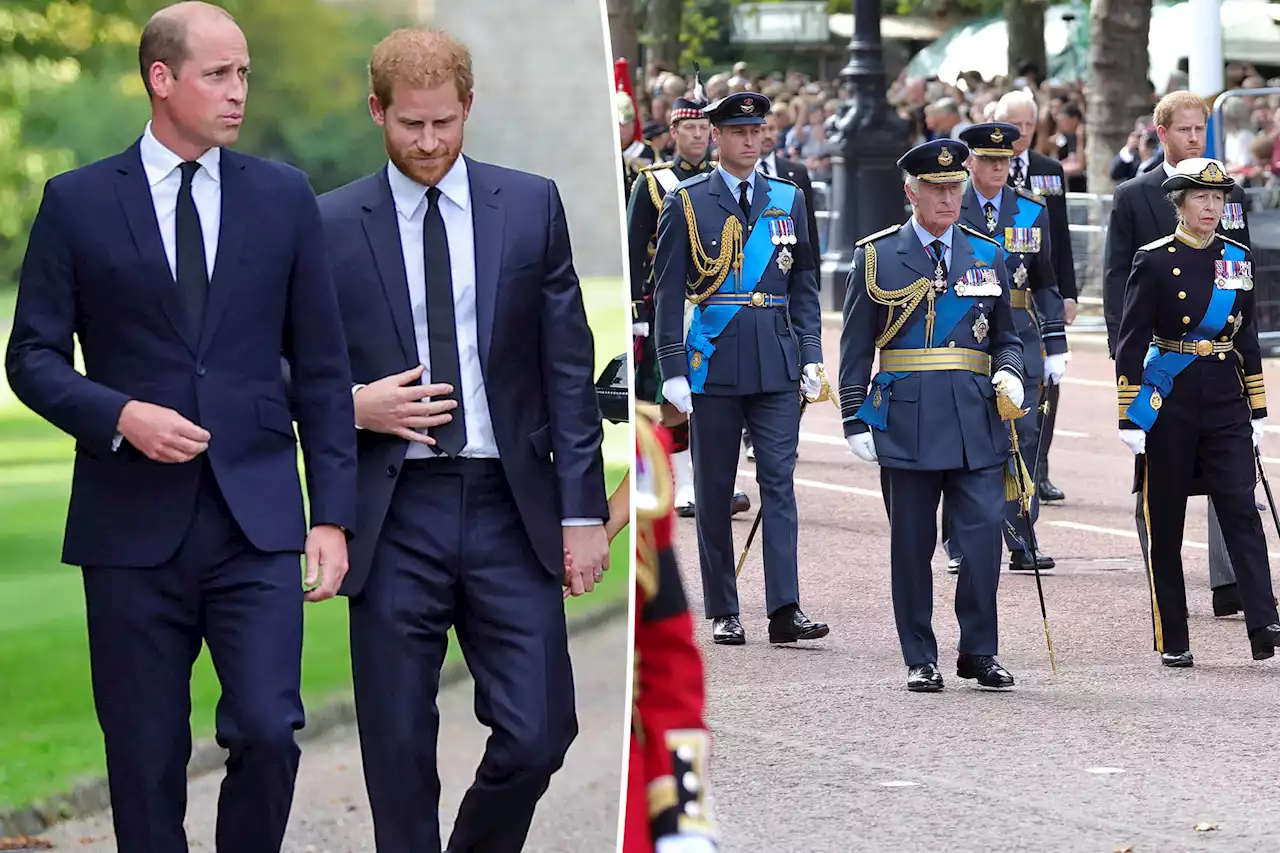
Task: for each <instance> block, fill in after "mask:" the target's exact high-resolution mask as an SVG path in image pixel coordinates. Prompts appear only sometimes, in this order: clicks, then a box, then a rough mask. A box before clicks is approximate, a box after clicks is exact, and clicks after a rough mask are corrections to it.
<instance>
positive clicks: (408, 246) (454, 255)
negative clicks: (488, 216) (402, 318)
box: [356, 157, 601, 527]
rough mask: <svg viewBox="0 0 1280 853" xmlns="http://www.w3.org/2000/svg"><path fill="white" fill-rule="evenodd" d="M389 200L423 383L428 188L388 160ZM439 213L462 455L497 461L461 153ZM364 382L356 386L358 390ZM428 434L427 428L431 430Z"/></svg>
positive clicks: (443, 183)
mask: <svg viewBox="0 0 1280 853" xmlns="http://www.w3.org/2000/svg"><path fill="white" fill-rule="evenodd" d="M387 179H388V182H389V183H390V184H391V198H392V200H393V201H394V202H395V206H396V214H397V215H396V222H397V223H398V224H399V226H400V251H401V253H402V254H403V256H404V272H405V278H406V280H407V281H408V283H409V309H410V311H411V312H412V314H413V336H414V339H415V341H416V342H417V346H418V360H419V361H420V362H421V363H422V366H423V368H424V370H423V372H422V382H423V384H427V383H429V382H430V381H431V344H430V338H428V336H427V322H428V318H427V272H426V255H425V248H424V246H423V219H424V218H425V217H426V214H427V188H426V187H425V186H423V185H422V184H420V183H418V182H417V181H415V180H413V179H412V178H410V177H409V176H408V175H406V174H404V173H403V172H401V171H400V170H399V169H398V168H396V165H395V164H394V163H388V164H387ZM437 186H438V187H439V188H440V202H439V204H440V216H441V218H442V219H444V230H445V235H446V236H447V237H448V239H449V275H450V278H451V280H452V285H453V319H454V324H455V326H456V334H457V341H458V365H459V367H460V368H461V371H462V388H461V392H462V411H463V417H464V418H465V419H466V424H467V443H466V444H465V445H464V446H463V448H462V452H461V453H460V454H459V455H460V456H463V457H466V458H468V459H497V458H498V439H497V436H496V435H495V434H494V432H493V416H492V414H490V412H489V398H488V394H487V392H486V391H485V387H484V375H483V374H482V372H481V370H480V332H479V328H478V327H477V325H476V317H477V314H476V237H475V222H474V220H473V219H472V213H471V181H470V180H469V179H468V177H467V161H466V160H465V159H464V158H462V157H459V158H458V159H457V160H456V161H454V164H453V167H452V168H450V169H449V171H448V173H446V174H445V176H444V177H443V178H441V179H440V182H439V184H437ZM360 387H362V386H356V390H359V388H360ZM428 434H430V433H429V431H428ZM436 455H437V454H436V451H435V449H434V448H432V447H431V446H430V445H426V444H420V443H418V442H411V443H410V444H409V449H408V451H407V452H406V453H405V458H406V459H430V458H432V457H434V456H436ZM561 523H562V524H563V525H564V526H566V527H579V526H590V525H597V524H600V523H601V519H598V518H566V519H564V520H563V521H562V522H561Z"/></svg>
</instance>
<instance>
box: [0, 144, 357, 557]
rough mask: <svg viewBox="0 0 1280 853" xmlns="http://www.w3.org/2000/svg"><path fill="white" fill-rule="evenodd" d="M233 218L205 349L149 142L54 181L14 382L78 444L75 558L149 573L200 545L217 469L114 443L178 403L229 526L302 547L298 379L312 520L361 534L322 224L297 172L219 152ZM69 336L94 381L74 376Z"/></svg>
mask: <svg viewBox="0 0 1280 853" xmlns="http://www.w3.org/2000/svg"><path fill="white" fill-rule="evenodd" d="M220 171H221V186H222V217H221V229H220V232H219V238H218V249H217V256H216V266H215V267H214V273H213V277H212V280H211V281H210V285H209V296H208V304H207V307H206V309H205V314H204V327H203V333H202V334H201V336H200V339H199V340H191V339H190V338H189V335H187V334H185V333H183V332H181V331H179V330H180V329H182V328H183V323H182V317H183V308H182V305H183V303H182V296H181V294H180V293H179V292H178V290H177V286H176V285H175V283H174V279H173V274H172V272H171V271H170V268H169V264H168V261H167V260H166V257H165V251H164V243H163V242H162V239H161V236H160V230H159V226H158V225H157V223H156V216H155V208H154V206H153V203H152V199H151V191H150V187H149V185H148V182H147V177H146V173H145V172H144V171H143V167H142V159H141V155H140V154H139V146H138V143H134V144H133V145H132V146H130V147H129V148H128V149H127V150H126V151H124V152H123V153H121V154H118V155H116V156H114V157H110V158H107V159H105V160H101V161H99V162H97V163H93V164H91V165H88V166H85V167H83V168H80V169H76V170H74V171H71V172H67V173H65V174H62V175H59V176H57V177H55V178H53V179H52V180H50V181H49V182H48V184H47V185H46V186H45V192H44V200H43V201H42V202H41V205H40V211H39V213H38V214H37V215H36V220H35V223H34V224H33V225H32V229H31V238H30V242H29V245H28V248H27V254H26V258H25V261H24V263H23V266H22V275H21V280H20V284H19V290H18V304H17V313H16V314H15V316H14V325H13V333H12V335H11V337H10V339H9V347H8V352H7V357H6V361H5V364H6V367H7V370H8V376H9V384H10V385H11V386H12V388H13V391H14V393H15V394H16V395H17V396H18V399H20V400H21V401H22V402H23V403H25V404H26V405H27V406H29V407H30V408H31V409H32V410H33V411H35V412H36V413H37V414H39V415H40V416H41V417H44V418H45V419H47V420H48V421H50V422H51V423H53V424H54V425H55V426H57V427H58V428H59V429H61V430H63V431H64V432H67V433H69V434H70V435H71V436H72V437H74V438H75V439H76V453H75V474H74V478H73V481H72V489H71V504H70V508H69V510H68V513H67V526H66V537H65V541H64V545H63V554H62V558H63V560H64V561H65V562H67V563H70V564H72V565H81V566H83V565H112V566H130V567H145V566H153V565H158V564H160V563H162V562H164V561H165V560H166V559H168V558H169V557H171V556H172V555H173V554H174V553H175V551H176V550H177V548H178V546H179V544H180V543H181V541H182V538H183V535H184V534H185V533H186V530H187V527H188V524H189V522H190V519H191V513H192V508H193V506H194V503H195V498H196V490H197V486H198V483H199V478H200V475H201V471H202V470H203V468H204V465H203V463H202V461H201V459H200V458H199V457H197V458H196V459H195V460H193V461H191V462H187V463H183V464H165V463H159V462H153V461H151V460H149V459H147V458H146V457H145V456H144V455H143V454H142V453H141V452H140V451H138V450H137V449H135V448H134V447H132V446H131V445H130V444H129V443H128V442H127V441H125V442H123V443H121V445H120V447H119V449H117V450H114V451H113V449H112V442H113V439H114V438H115V434H116V425H117V422H118V420H119V417H120V411H121V409H123V408H124V405H125V403H126V402H127V401H129V400H130V399H137V400H141V401H145V402H149V403H155V404H157V405H161V406H166V407H168V408H171V409H175V410H177V411H178V412H180V413H181V414H182V415H183V416H184V417H186V418H188V419H189V420H191V421H192V422H194V423H196V424H199V425H200V426H202V427H204V428H205V429H206V430H208V431H209V433H210V436H211V437H210V440H209V449H208V451H207V454H208V462H209V465H210V466H211V467H212V471H213V474H214V476H215V478H216V480H217V482H218V485H219V487H220V489H221V491H222V494H223V496H224V497H225V499H226V502H227V504H228V505H229V507H230V509H231V513H232V515H233V516H234V517H235V519H236V521H237V522H238V523H239V525H240V528H241V530H242V531H243V532H244V534H245V536H246V537H247V538H248V539H249V541H250V543H252V545H253V546H254V547H256V548H258V549H259V550H262V551H301V550H302V548H303V544H304V539H305V535H306V521H305V519H304V514H303V505H302V489H301V486H300V483H299V477H298V464H297V446H296V439H295V437H294V429H293V417H292V415H291V412H290V408H289V403H288V402H287V398H286V389H285V382H284V380H283V378H282V377H281V373H280V359H281V357H282V356H283V357H284V358H285V359H286V360H287V361H288V362H289V364H290V369H291V372H292V375H293V382H294V395H295V405H296V409H295V410H294V413H296V417H297V422H298V433H299V435H300V436H301V439H302V448H303V453H304V461H305V465H306V471H307V486H308V490H307V491H308V497H309V501H310V505H311V506H310V509H311V513H310V523H311V524H312V525H316V524H338V525H341V526H343V527H345V528H347V529H348V530H354V529H355V463H356V460H355V437H354V435H353V430H352V406H351V376H350V370H349V367H348V364H347V360H346V351H345V345H344V343H343V340H342V324H341V321H340V319H339V317H338V304H337V299H336V297H335V294H334V289H333V284H332V281H331V279H330V277H329V269H328V266H327V264H326V262H325V256H324V248H323V244H322V242H321V233H320V218H319V213H318V211H317V208H316V203H315V196H314V194H313V193H312V191H311V187H310V185H309V184H308V183H307V178H306V176H305V175H303V174H302V173H301V172H299V171H298V170H296V169H294V168H292V167H289V166H286V165H283V164H280V163H275V162H271V161H268V160H261V159H258V158H256V157H250V156H248V155H245V154H239V153H236V152H234V151H229V150H225V149H224V150H223V152H222V155H221V166H220ZM73 338H78V339H79V342H80V345H81V348H82V350H83V354H84V363H85V369H86V372H85V374H81V373H79V372H77V371H76V370H75V368H74V366H73V364H74V346H73Z"/></svg>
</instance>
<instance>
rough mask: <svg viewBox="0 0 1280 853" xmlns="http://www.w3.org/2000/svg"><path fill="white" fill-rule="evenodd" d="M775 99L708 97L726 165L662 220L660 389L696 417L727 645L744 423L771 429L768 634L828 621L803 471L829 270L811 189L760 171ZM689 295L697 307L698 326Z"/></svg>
mask: <svg viewBox="0 0 1280 853" xmlns="http://www.w3.org/2000/svg"><path fill="white" fill-rule="evenodd" d="M768 110H769V99H768V98H766V97H764V96H763V95H759V94H756V93H755V92H739V93H735V94H732V95H729V96H728V97H725V98H722V99H720V100H719V101H716V102H714V103H712V104H709V105H708V106H707V107H706V109H705V111H706V114H707V117H708V118H710V119H711V124H712V127H714V128H715V130H714V137H715V142H716V144H717V146H718V148H719V153H720V165H719V166H718V167H717V168H716V170H715V171H714V172H711V173H709V174H705V175H698V176H697V177H694V178H690V179H689V180H687V181H685V182H683V183H682V184H680V186H679V187H678V188H677V189H676V191H675V192H672V193H668V194H667V197H666V199H665V200H664V202H663V206H662V214H661V216H660V217H659V219H658V253H657V256H656V260H655V273H654V275H655V277H656V281H657V284H656V286H655V290H654V295H655V297H656V311H655V315H656V318H657V323H656V325H657V329H656V343H657V352H658V363H659V366H660V367H661V369H662V376H663V383H662V396H663V398H664V399H666V400H668V401H669V402H671V403H672V404H673V405H675V406H676V408H678V409H679V410H680V411H682V412H685V413H686V414H689V417H690V443H691V448H692V450H693V467H694V478H693V482H694V489H695V490H696V492H697V497H696V502H697V505H698V506H699V507H700V508H701V509H700V510H699V512H698V515H697V525H698V556H699V559H700V563H701V568H702V590H703V601H704V608H705V614H706V617H707V618H708V619H710V620H712V627H711V634H712V639H713V640H714V642H716V643H719V644H722V645H741V644H743V643H745V642H746V632H745V631H744V630H743V627H742V622H741V620H740V619H739V613H738V591H737V582H736V576H735V574H734V565H735V561H734V556H735V555H734V550H733V531H732V529H731V521H730V512H729V497H730V495H731V494H732V492H733V483H734V477H735V475H736V473H737V469H738V455H739V452H740V451H739V444H738V442H739V440H740V437H741V435H742V427H743V424H744V423H745V424H746V425H747V426H749V427H750V428H751V432H752V434H753V435H755V436H756V438H757V439H759V444H758V446H757V447H756V480H757V482H758V483H759V484H760V505H761V511H762V513H763V521H762V523H763V526H764V529H763V533H764V545H763V547H764V574H765V609H766V612H767V613H768V616H769V642H771V643H794V642H796V641H797V640H811V639H818V638H820V637H825V636H826V635H827V633H828V631H829V629H828V627H827V626H826V625H825V624H823V623H821V622H814V621H813V620H811V619H810V618H809V617H808V616H806V615H805V614H804V612H803V611H802V610H801V609H800V579H799V571H798V568H797V552H798V546H799V541H798V535H799V521H798V518H797V515H796V495H795V480H794V478H795V453H796V444H797V443H798V442H799V440H800V412H801V406H800V394H801V390H802V389H803V391H804V394H805V396H806V397H808V398H809V399H818V398H820V397H821V396H822V392H823V391H824V390H825V384H826V383H825V377H824V375H823V367H822V339H821V333H822V328H821V326H822V318H821V316H820V312H819V309H818V282H817V278H816V272H817V271H816V267H815V264H814V256H813V251H812V249H811V248H810V246H809V234H808V217H807V216H806V215H805V203H804V196H803V195H801V194H800V193H799V191H798V189H797V187H796V185H795V184H793V183H791V182H789V181H787V180H784V179H782V178H776V177H774V178H766V177H765V176H764V175H761V174H760V173H759V172H758V171H756V162H757V161H758V160H759V158H760V135H761V125H763V124H764V115H765V113H767V112H768ZM686 301H689V302H693V303H694V306H695V307H694V309H693V311H692V313H691V315H690V319H689V322H688V331H687V332H686V329H685V303H686ZM802 377H803V379H802ZM713 507H717V508H721V509H720V510H719V511H718V512H710V511H709V509H711V508H713Z"/></svg>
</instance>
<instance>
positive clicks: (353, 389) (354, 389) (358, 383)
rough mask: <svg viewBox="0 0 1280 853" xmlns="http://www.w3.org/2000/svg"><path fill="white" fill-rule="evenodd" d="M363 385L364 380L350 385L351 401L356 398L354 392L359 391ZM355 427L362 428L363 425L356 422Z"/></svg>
mask: <svg viewBox="0 0 1280 853" xmlns="http://www.w3.org/2000/svg"><path fill="white" fill-rule="evenodd" d="M364 386H365V383H364V382H357V383H356V384H355V385H352V386H351V399H352V401H353V402H354V401H355V398H356V392H357V391H359V390H360V389H361V388H363V387H364ZM356 429H364V427H362V426H360V424H356Z"/></svg>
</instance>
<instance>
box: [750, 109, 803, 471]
mask: <svg viewBox="0 0 1280 853" xmlns="http://www.w3.org/2000/svg"><path fill="white" fill-rule="evenodd" d="M779 109H780V108H778V107H773V108H772V109H770V110H769V114H768V115H767V116H765V117H764V133H763V134H762V136H761V139H760V152H761V154H760V162H759V165H757V166H756V168H757V169H759V170H760V174H762V175H765V176H766V177H767V176H769V175H774V176H776V177H779V178H786V179H787V180H788V181H790V182H791V183H793V184H795V185H796V186H797V187H799V188H800V194H801V195H803V196H804V205H805V211H806V212H807V213H808V219H809V240H810V241H811V243H812V245H813V256H814V262H815V263H817V261H818V259H819V258H820V257H821V256H822V250H821V249H820V248H819V243H818V233H819V232H818V217H817V214H816V213H814V204H813V182H812V181H810V180H809V170H808V169H807V168H805V165H804V163H800V162H797V161H795V160H788V159H787V158H785V157H780V156H778V110H779ZM742 444H743V446H744V447H746V449H747V458H748V459H750V460H752V461H755V458H756V449H755V448H754V447H753V446H752V445H751V432H750V431H749V430H748V429H747V428H746V427H743V428H742ZM797 458H799V457H798V454H797Z"/></svg>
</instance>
